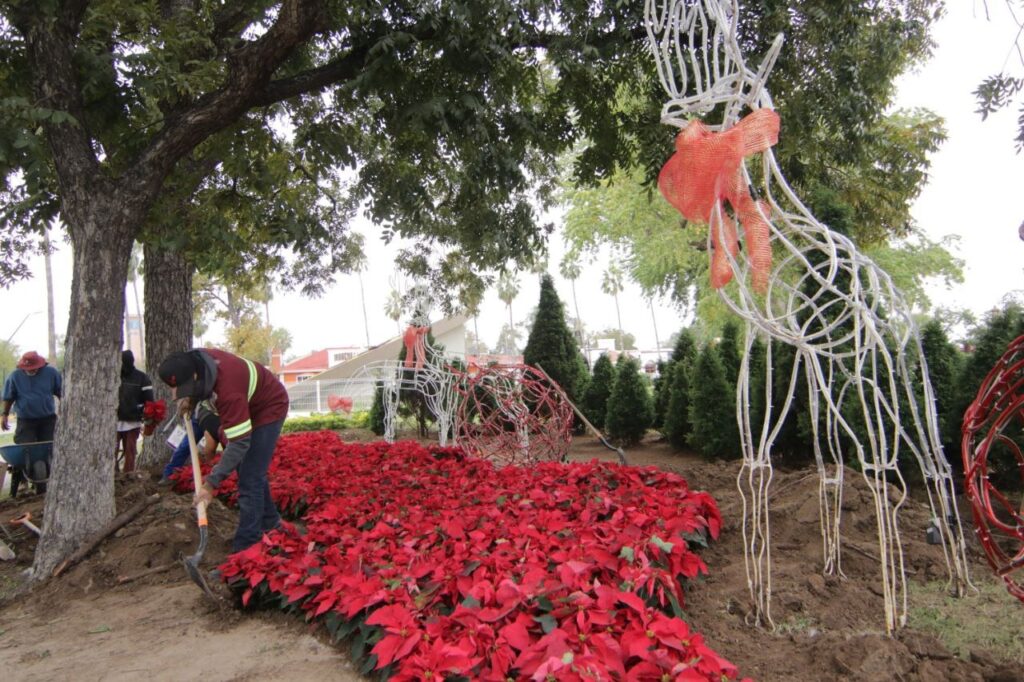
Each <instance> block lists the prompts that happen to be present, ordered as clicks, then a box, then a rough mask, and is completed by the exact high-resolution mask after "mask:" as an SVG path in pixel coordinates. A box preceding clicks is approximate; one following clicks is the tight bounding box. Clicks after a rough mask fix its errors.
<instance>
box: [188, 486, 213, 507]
mask: <svg viewBox="0 0 1024 682" xmlns="http://www.w3.org/2000/svg"><path fill="white" fill-rule="evenodd" d="M211 502H213V491H212V490H210V489H209V488H208V487H206V484H203V485H201V486H199V490H197V491H196V494H195V496H194V497H193V498H192V504H193V505H194V506H196V507H198V506H199V505H200V504H206V506H210V503H211Z"/></svg>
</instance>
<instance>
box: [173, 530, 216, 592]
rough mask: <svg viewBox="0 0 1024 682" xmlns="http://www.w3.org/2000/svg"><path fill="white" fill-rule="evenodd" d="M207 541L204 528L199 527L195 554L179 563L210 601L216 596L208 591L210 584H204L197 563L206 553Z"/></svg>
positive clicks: (204, 580)
mask: <svg viewBox="0 0 1024 682" xmlns="http://www.w3.org/2000/svg"><path fill="white" fill-rule="evenodd" d="M208 540H209V536H208V532H207V530H206V526H200V527H199V547H198V549H197V550H196V553H195V554H193V555H192V556H187V557H182V560H181V563H182V564H183V565H184V566H185V572H186V573H188V577H189V578H191V579H192V582H194V583H195V584H196V585H198V586H199V588H200V589H201V590H202V591H203V592H205V593H206V594H207V596H209V597H210V598H211V599H216V598H217V596H216V595H215V594H214V593H213V590H211V589H210V584H209V583H208V582H206V576H204V575H203V572H202V571H201V570H199V562H200V561H202V560H203V553H204V552H206V543H207V542H208Z"/></svg>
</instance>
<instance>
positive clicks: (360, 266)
mask: <svg viewBox="0 0 1024 682" xmlns="http://www.w3.org/2000/svg"><path fill="white" fill-rule="evenodd" d="M352 244H353V245H354V246H355V247H356V249H355V256H354V257H353V258H352V269H353V270H354V271H355V273H356V278H357V279H358V280H359V299H360V301H362V304H363V332H364V333H365V334H366V347H367V348H369V347H370V319H369V317H367V315H366V291H365V290H364V289H363V271H364V270H366V265H367V262H366V253H365V252H364V251H363V235H361V234H354V235H352Z"/></svg>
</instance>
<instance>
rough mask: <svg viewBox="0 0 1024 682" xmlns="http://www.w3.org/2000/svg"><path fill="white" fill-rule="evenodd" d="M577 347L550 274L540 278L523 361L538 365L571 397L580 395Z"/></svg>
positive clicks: (574, 398) (572, 398)
mask: <svg viewBox="0 0 1024 682" xmlns="http://www.w3.org/2000/svg"><path fill="white" fill-rule="evenodd" d="M580 358H581V355H580V349H579V346H577V345H576V339H575V338H574V337H573V335H572V331H571V330H570V329H569V325H568V324H567V323H566V321H565V310H564V308H563V307H562V301H561V300H559V298H558V292H556V291H555V282H554V280H553V279H552V278H551V275H547V274H545V275H543V276H542V277H541V280H540V301H539V302H538V304H537V314H536V316H535V317H534V320H533V328H532V329H531V330H530V337H529V339H527V341H526V348H525V349H524V350H523V362H525V363H526V364H527V365H532V366H534V367H536V366H538V365H539V366H540V367H542V368H543V369H544V371H545V372H547V374H548V376H550V377H551V378H552V379H554V380H555V381H556V382H557V383H558V385H559V386H561V387H562V390H564V391H565V393H566V395H568V396H569V399H570V400H573V401H576V400H577V398H578V397H579V396H580V395H581V391H580V388H581V386H580V384H581V377H580Z"/></svg>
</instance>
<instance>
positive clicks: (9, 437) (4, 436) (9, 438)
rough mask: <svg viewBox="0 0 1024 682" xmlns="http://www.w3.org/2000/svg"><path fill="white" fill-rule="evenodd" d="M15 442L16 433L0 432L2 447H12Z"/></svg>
mask: <svg viewBox="0 0 1024 682" xmlns="http://www.w3.org/2000/svg"><path fill="white" fill-rule="evenodd" d="M13 442H14V431H0V445H10V444H11V443H13Z"/></svg>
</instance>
